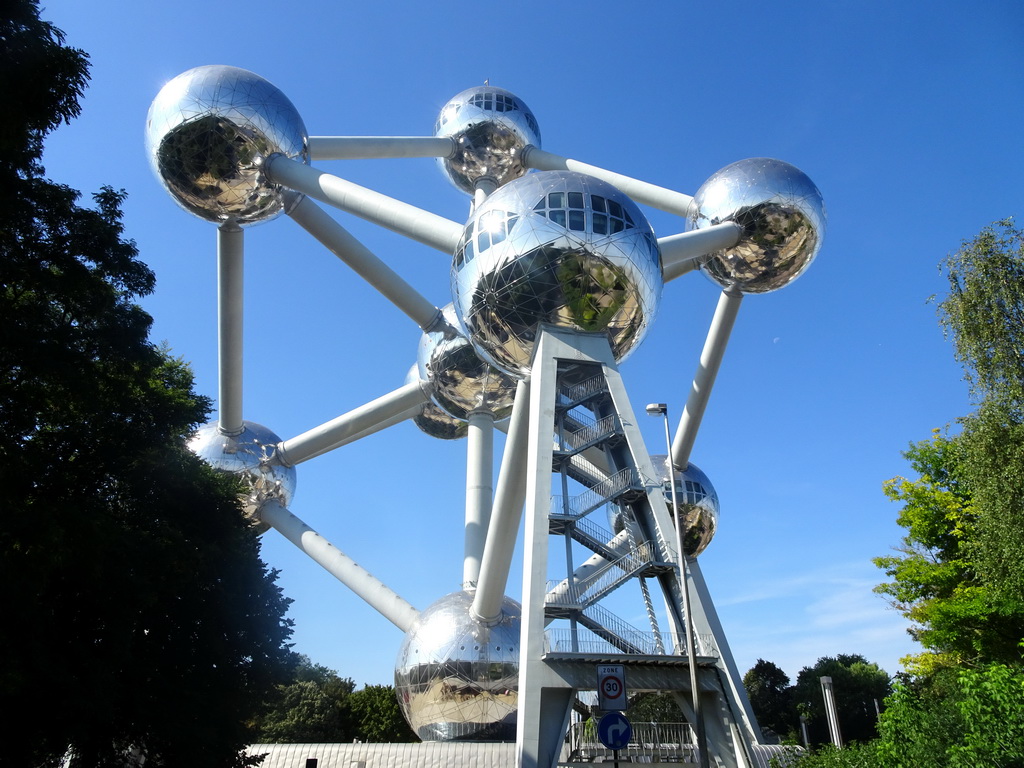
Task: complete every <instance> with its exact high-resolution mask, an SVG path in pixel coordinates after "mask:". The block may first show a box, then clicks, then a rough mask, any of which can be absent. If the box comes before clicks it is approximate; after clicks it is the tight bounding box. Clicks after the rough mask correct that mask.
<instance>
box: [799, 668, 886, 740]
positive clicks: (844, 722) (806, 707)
mask: <svg viewBox="0 0 1024 768" xmlns="http://www.w3.org/2000/svg"><path fill="white" fill-rule="evenodd" d="M823 676H827V677H831V678H832V685H833V689H834V692H835V699H836V710H837V714H838V717H839V729H840V731H841V732H842V736H843V741H844V742H853V741H860V742H866V741H870V740H871V739H873V738H875V736H876V735H877V731H876V723H875V720H876V714H875V703H876V702H877V703H878V704H879V706H880V705H881V703H882V701H883V700H884V699H885V697H886V696H888V695H889V691H890V683H889V675H888V674H887V673H886V672H885V670H884V669H882V668H880V667H879V666H878V665H877V664H872V663H870V662H868V660H867V659H865V658H864V657H863V656H861V655H860V654H855V653H853V654H844V653H840V654H837V655H836V656H823V657H822V658H820V659H818V661H817V662H815V664H814V666H812V667H804V668H803V669H802V670H800V674H799V675H797V680H796V685H795V686H794V688H793V699H794V701H795V703H796V705H797V707H798V709H799V711H800V712H801V713H802V714H803V715H804V716H806V718H807V731H808V736H809V738H810V741H811V744H824V743H826V742H828V741H829V734H828V721H827V720H826V718H825V699H824V696H823V694H822V691H821V681H820V678H821V677H823Z"/></svg>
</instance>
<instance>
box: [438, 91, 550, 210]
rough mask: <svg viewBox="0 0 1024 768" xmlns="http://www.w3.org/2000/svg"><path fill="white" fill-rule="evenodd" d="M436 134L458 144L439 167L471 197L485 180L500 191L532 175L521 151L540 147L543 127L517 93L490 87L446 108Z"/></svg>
mask: <svg viewBox="0 0 1024 768" xmlns="http://www.w3.org/2000/svg"><path fill="white" fill-rule="evenodd" d="M434 135H435V136H437V137H448V136H450V137H451V138H452V139H454V140H455V153H454V154H453V155H452V156H451V157H446V158H439V159H438V164H439V165H440V167H441V171H442V172H443V173H444V175H445V176H446V177H448V180H449V181H450V182H451V183H452V184H454V185H455V186H456V187H458V188H459V189H461V190H462V191H463V192H467V193H469V194H473V193H474V191H475V190H476V187H477V183H478V182H480V181H482V180H485V179H489V180H490V181H491V182H493V183H494V185H495V186H498V187H500V186H501V185H503V184H506V183H507V182H509V181H511V180H512V179H518V178H519V177H520V176H522V175H523V174H525V173H526V169H525V168H524V167H523V165H522V163H521V162H520V161H519V152H520V151H521V150H522V149H523V148H524V147H526V146H527V145H530V144H532V145H533V146H535V147H540V128H539V127H538V126H537V119H536V118H535V117H534V116H533V112H531V111H530V108H529V107H528V106H526V104H525V103H524V102H523V100H522V99H520V98H519V97H518V96H516V95H515V94H513V93H510V92H509V91H506V90H505V89H504V88H495V87H493V86H490V85H481V86H477V87H475V88H469V89H467V90H465V91H463V92H462V93H460V94H458V95H457V96H454V97H453V98H452V99H451V100H450V101H449V102H448V103H447V104H445V105H444V107H443V108H442V109H441V113H440V114H439V115H438V117H437V123H436V124H435V126H434Z"/></svg>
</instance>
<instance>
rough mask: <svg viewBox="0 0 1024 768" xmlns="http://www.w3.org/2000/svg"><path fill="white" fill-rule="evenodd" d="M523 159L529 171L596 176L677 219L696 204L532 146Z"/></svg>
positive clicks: (684, 197)
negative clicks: (564, 172) (673, 215)
mask: <svg viewBox="0 0 1024 768" xmlns="http://www.w3.org/2000/svg"><path fill="white" fill-rule="evenodd" d="M520 159H521V161H522V163H523V165H525V166H526V167H527V168H535V169H537V170H538V171H575V172H576V173H585V174H587V175H588V176H595V177H597V178H599V179H601V180H602V181H607V182H608V183H609V184H611V185H612V186H614V187H616V188H617V189H618V190H619V191H621V192H624V193H625V194H626V195H628V196H629V197H631V198H633V199H634V200H635V201H636V202H638V203H643V204H644V205H649V206H651V207H652V208H657V209H658V210H659V211H667V212H668V213H674V214H676V215H677V216H683V217H685V216H686V215H687V212H688V211H689V210H690V204H691V203H692V202H693V198H692V197H691V196H690V195H684V194H683V193H682V192H676V191H674V190H671V189H667V188H665V187H659V186H658V185H656V184H651V183H649V182H646V181H640V180H639V179H634V178H632V177H630V176H623V175H622V174H621V173H615V171H608V170H605V169H604V168H598V167H597V166H596V165H588V164H587V163H581V162H580V161H579V160H571V159H570V158H567V157H561V156H559V155H555V154H552V153H551V152H545V151H544V150H543V149H540V148H539V147H535V146H533V145H532V144H531V145H529V146H527V147H525V148H524V149H523V151H522V153H521V154H520Z"/></svg>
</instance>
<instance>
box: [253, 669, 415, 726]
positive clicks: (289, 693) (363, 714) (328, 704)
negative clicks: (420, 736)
mask: <svg viewBox="0 0 1024 768" xmlns="http://www.w3.org/2000/svg"><path fill="white" fill-rule="evenodd" d="M291 678H292V679H291V681H290V682H288V683H283V684H281V685H279V686H278V688H277V690H276V692H275V694H274V695H273V696H272V697H271V698H270V699H269V700H268V702H267V704H266V706H265V708H264V710H263V712H262V714H261V716H260V717H259V718H258V721H257V724H256V726H257V736H256V739H257V741H259V742H261V743H267V744H301V743H306V742H313V743H319V742H350V741H353V740H358V741H367V742H408V741H417V738H416V735H415V734H414V733H413V731H412V729H411V728H410V727H409V725H408V723H407V722H406V721H405V717H404V716H403V715H402V711H401V709H400V708H399V706H398V699H397V698H396V697H395V689H394V688H392V687H391V686H387V685H367V686H364V687H363V688H361V689H360V690H358V691H357V690H355V683H354V682H353V680H352V678H350V677H345V678H343V677H341V676H340V675H338V673H337V672H335V671H334V670H332V669H328V668H327V667H324V666H322V665H320V664H314V663H313V662H312V661H310V660H309V658H308V657H306V656H298V657H297V659H296V664H295V666H294V669H293V671H292V675H291Z"/></svg>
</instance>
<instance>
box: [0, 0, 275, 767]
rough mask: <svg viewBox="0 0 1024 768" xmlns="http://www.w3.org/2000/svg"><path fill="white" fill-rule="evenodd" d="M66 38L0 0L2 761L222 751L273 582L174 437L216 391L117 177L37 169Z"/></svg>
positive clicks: (72, 109)
mask: <svg viewBox="0 0 1024 768" xmlns="http://www.w3.org/2000/svg"><path fill="white" fill-rule="evenodd" d="M63 41H64V37H63V34H62V33H61V32H60V31H59V30H57V29H55V28H54V27H53V26H52V25H50V24H49V23H47V22H45V21H42V20H41V19H40V18H39V11H38V7H37V5H36V3H35V2H31V1H30V0H13V1H12V2H9V3H6V4H5V5H4V10H3V11H2V12H0V82H2V83H3V86H2V87H3V89H4V105H5V107H4V109H3V110H0V509H2V510H3V515H2V516H0V580H2V582H3V584H4V586H5V598H6V599H5V605H4V620H3V622H2V623H0V656H2V658H3V659H4V665H3V670H2V671H0V707H2V709H3V712H4V717H3V718H2V719H0V722H2V723H3V727H2V730H0V736H2V741H3V744H4V748H3V750H2V753H0V763H2V764H4V765H7V764H9V765H17V766H43V765H54V764H57V763H58V762H59V761H60V760H61V758H62V757H64V756H65V755H66V754H67V755H71V756H72V757H73V763H74V765H76V766H105V765H121V766H123V765H124V764H125V760H126V756H128V755H144V756H145V759H146V761H147V764H151V765H154V766H159V765H184V764H189V765H195V766H224V765H232V764H238V763H240V762H242V761H243V758H242V757H241V756H240V751H241V749H242V748H243V747H244V746H245V745H246V744H247V743H248V742H249V740H250V734H249V732H248V730H247V728H246V721H247V720H248V719H249V717H250V713H251V711H252V709H253V706H254V705H255V704H257V703H258V702H260V701H262V700H263V698H264V697H265V696H266V695H267V693H268V692H269V691H270V690H272V687H273V684H274V683H275V682H276V679H277V674H278V672H279V670H280V669H281V664H282V663H283V662H284V660H285V658H286V657H287V651H286V649H285V647H284V644H285V642H286V641H287V639H288V637H289V634H290V627H289V623H288V621H287V620H286V619H285V618H284V613H285V610H286V607H287V601H286V600H285V599H284V598H283V597H282V595H281V593H280V590H279V589H278V588H277V586H276V584H275V574H274V573H272V572H270V571H268V569H267V568H266V567H265V565H264V564H263V563H262V561H261V560H260V559H259V556H258V542H257V541H256V539H255V536H254V534H253V533H252V531H251V529H250V527H249V526H248V524H247V523H246V521H245V520H244V518H243V516H242V513H241V510H240V508H239V504H238V499H237V487H236V486H235V484H234V482H232V481H230V480H229V479H227V478H226V477H224V476H221V475H216V474H215V473H214V472H213V471H212V470H211V469H210V468H209V467H207V466H206V465H205V464H203V463H202V462H201V461H199V460H198V459H197V458H196V457H195V456H194V455H192V454H191V453H190V452H189V451H188V450H187V448H186V446H185V441H186V438H187V436H188V435H189V434H190V433H191V432H192V430H193V429H194V427H195V425H196V424H198V423H200V422H202V421H204V420H205V417H206V415H207V412H208V410H209V405H210V403H209V401H208V400H207V399H206V398H203V397H200V396H197V395H196V394H195V393H194V391H193V389H192V386H193V384H192V376H191V373H190V371H189V370H188V368H187V367H186V366H185V365H184V364H183V363H181V361H179V360H176V359H174V358H172V357H171V356H170V355H169V354H168V353H167V351H166V350H164V349H160V348H157V347H155V346H154V345H153V344H152V343H150V342H149V340H148V334H149V329H150V325H151V319H150V318H149V316H148V315H146V313H145V312H144V311H143V310H142V309H141V308H140V307H139V306H137V304H136V303H135V301H136V300H137V299H138V298H139V297H141V296H144V295H146V294H147V293H149V292H151V291H152V289H153V286H154V276H153V274H152V272H151V271H150V270H149V269H148V268H147V267H146V266H145V265H144V264H143V263H142V262H141V261H139V260H138V258H137V256H138V254H137V251H136V248H135V244H134V243H133V242H131V241H130V240H126V239H125V238H124V230H123V224H122V220H121V210H120V205H121V202H122V200H123V193H119V192H115V191H113V190H111V189H103V190H102V191H101V192H99V193H98V194H97V195H96V196H95V206H96V207H95V208H86V207H82V206H80V205H79V204H78V202H77V200H78V197H79V195H78V193H77V192H76V191H74V190H72V189H69V188H67V187H65V186H61V185H59V184H56V183H54V182H51V181H49V180H48V179H46V178H44V176H43V173H44V170H43V168H42V167H41V165H40V156H41V152H42V146H43V140H44V138H45V136H46V134H47V133H48V132H49V131H51V130H53V129H54V128H55V127H57V126H58V125H60V124H61V123H63V122H66V121H68V120H70V119H72V118H73V117H75V116H76V115H77V114H78V110H79V106H78V98H79V96H80V94H81V93H82V91H83V89H84V87H85V85H86V83H87V80H88V62H87V57H86V55H85V54H84V53H83V52H82V51H79V50H77V49H74V48H69V47H66V46H65V45H64V44H63Z"/></svg>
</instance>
